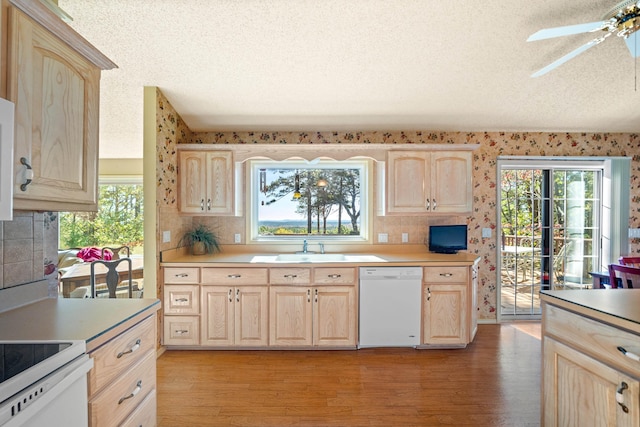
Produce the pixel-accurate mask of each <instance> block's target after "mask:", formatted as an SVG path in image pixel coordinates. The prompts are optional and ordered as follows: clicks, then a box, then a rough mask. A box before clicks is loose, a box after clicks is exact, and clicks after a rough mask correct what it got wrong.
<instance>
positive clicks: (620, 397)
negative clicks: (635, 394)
mask: <svg viewBox="0 0 640 427" xmlns="http://www.w3.org/2000/svg"><path fill="white" fill-rule="evenodd" d="M628 388H629V386H628V385H627V383H625V382H624V381H623V382H622V384H620V387H618V390H616V402H618V405H620V407H621V408H622V412H624V413H625V414H627V413H629V408H627V405H625V404H624V395H623V394H622V392H623V391H625V390H626V389H628Z"/></svg>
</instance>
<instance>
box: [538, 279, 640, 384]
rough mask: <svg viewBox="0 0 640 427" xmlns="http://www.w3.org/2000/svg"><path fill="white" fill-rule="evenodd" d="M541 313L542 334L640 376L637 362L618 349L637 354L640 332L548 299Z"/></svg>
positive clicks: (638, 352)
mask: <svg viewBox="0 0 640 427" xmlns="http://www.w3.org/2000/svg"><path fill="white" fill-rule="evenodd" d="M585 292H587V291H585ZM612 292H615V291H612ZM542 316H543V324H544V334H545V336H547V335H549V336H552V337H554V338H555V339H556V340H557V341H560V342H562V343H564V344H567V345H569V346H570V347H573V348H575V349H578V350H579V351H581V352H583V353H585V354H588V355H590V356H591V357H593V358H594V359H597V360H599V361H601V362H604V363H606V364H607V365H609V366H612V367H613V368H615V369H618V370H621V371H623V372H626V373H627V374H629V375H631V376H634V377H636V378H640V362H638V361H636V360H633V359H630V358H629V357H627V356H625V355H624V354H622V352H620V350H618V347H623V348H624V349H625V350H627V351H629V352H631V353H635V354H640V336H638V335H636V334H633V333H631V332H627V331H624V330H621V329H618V328H616V327H614V326H611V325H608V324H606V323H602V322H599V321H597V320H593V319H590V318H588V317H583V316H580V315H578V314H575V313H572V312H570V311H567V310H564V309H562V308H559V307H556V306H554V305H550V304H548V303H545V304H544V305H543V312H542Z"/></svg>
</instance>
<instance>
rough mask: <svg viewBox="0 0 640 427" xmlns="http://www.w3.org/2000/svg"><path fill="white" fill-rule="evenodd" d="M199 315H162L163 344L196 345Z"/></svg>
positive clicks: (198, 335) (198, 340)
mask: <svg viewBox="0 0 640 427" xmlns="http://www.w3.org/2000/svg"><path fill="white" fill-rule="evenodd" d="M199 324H200V316H164V343H163V344H164V345H198V344H199V343H200V338H199V337H200V328H199Z"/></svg>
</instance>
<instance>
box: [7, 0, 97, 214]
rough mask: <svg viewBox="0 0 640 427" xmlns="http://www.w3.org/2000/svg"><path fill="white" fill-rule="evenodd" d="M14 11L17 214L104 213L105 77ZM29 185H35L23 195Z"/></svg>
mask: <svg viewBox="0 0 640 427" xmlns="http://www.w3.org/2000/svg"><path fill="white" fill-rule="evenodd" d="M10 11H11V18H10V19H11V33H10V41H9V45H10V49H9V51H10V52H11V54H10V55H11V56H10V59H9V62H10V66H9V67H8V73H7V78H8V88H7V89H8V96H9V99H10V100H11V101H13V102H15V104H16V110H15V123H16V127H15V156H14V159H15V163H14V208H15V209H37V210H85V211H86V210H97V190H98V187H97V179H98V174H97V166H98V111H99V110H98V108H99V91H100V87H99V84H100V69H99V68H98V67H96V66H95V65H93V64H91V63H90V62H89V61H87V60H86V59H85V58H83V57H82V56H80V55H79V54H78V53H77V52H76V51H75V50H73V49H71V48H70V47H69V46H68V45H67V44H66V43H64V42H62V41H61V40H60V39H58V38H57V37H55V36H54V35H53V34H52V33H50V32H49V31H47V30H45V29H44V28H43V27H41V26H40V25H38V24H36V23H35V22H34V21H32V20H31V19H30V18H28V17H27V16H26V15H25V14H23V13H22V12H20V11H18V10H17V9H15V8H10ZM21 158H24V159H25V163H27V164H28V165H29V166H28V167H27V166H26V165H24V164H22V163H21V160H20V159H21ZM29 168H30V169H29ZM27 178H29V179H31V183H30V184H29V185H28V186H26V187H23V188H21V185H22V184H23V183H25V182H26V179H27Z"/></svg>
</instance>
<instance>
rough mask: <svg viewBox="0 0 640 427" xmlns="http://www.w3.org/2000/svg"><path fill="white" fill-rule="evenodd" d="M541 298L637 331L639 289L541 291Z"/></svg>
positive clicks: (638, 322) (639, 331)
mask: <svg viewBox="0 0 640 427" xmlns="http://www.w3.org/2000/svg"><path fill="white" fill-rule="evenodd" d="M540 296H541V300H542V302H543V303H546V304H553V305H557V306H559V307H562V308H565V309H567V310H571V311H573V312H576V313H578V314H582V315H584V316H587V317H591V318H594V319H597V320H601V321H603V322H606V323H609V324H612V325H616V326H619V327H622V328H625V329H628V330H630V331H633V332H637V333H640V289H586V290H585V289H583V290H563V291H542V292H541V293H540Z"/></svg>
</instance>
